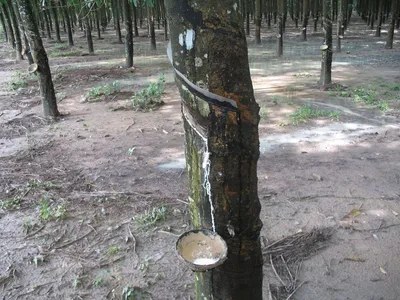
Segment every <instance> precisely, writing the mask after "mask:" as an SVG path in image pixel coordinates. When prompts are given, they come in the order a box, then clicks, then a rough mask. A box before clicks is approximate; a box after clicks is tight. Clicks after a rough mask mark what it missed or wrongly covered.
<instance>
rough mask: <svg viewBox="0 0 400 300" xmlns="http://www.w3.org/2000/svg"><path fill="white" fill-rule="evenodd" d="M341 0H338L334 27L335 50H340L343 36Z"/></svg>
mask: <svg viewBox="0 0 400 300" xmlns="http://www.w3.org/2000/svg"><path fill="white" fill-rule="evenodd" d="M342 29H343V2H342V0H338V17H337V27H336V52H341V51H342V38H343V30H342Z"/></svg>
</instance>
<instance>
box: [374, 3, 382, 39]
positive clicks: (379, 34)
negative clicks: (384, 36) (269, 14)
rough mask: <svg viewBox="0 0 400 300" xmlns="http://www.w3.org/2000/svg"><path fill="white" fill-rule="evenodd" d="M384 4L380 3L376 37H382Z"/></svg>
mask: <svg viewBox="0 0 400 300" xmlns="http://www.w3.org/2000/svg"><path fill="white" fill-rule="evenodd" d="M383 4H384V1H379V11H378V23H377V24H376V31H375V36H376V37H380V36H381V29H382V17H383Z"/></svg>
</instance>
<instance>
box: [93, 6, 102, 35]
mask: <svg viewBox="0 0 400 300" xmlns="http://www.w3.org/2000/svg"><path fill="white" fill-rule="evenodd" d="M94 17H95V19H96V29H97V39H98V40H101V28H100V10H99V7H98V6H97V3H96V4H95V6H94Z"/></svg>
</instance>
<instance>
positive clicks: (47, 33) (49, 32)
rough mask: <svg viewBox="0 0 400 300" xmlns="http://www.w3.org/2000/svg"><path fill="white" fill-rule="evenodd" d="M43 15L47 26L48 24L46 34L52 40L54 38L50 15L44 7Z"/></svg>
mask: <svg viewBox="0 0 400 300" xmlns="http://www.w3.org/2000/svg"><path fill="white" fill-rule="evenodd" d="M41 15H42V18H43V20H44V24H45V26H46V36H47V38H48V39H49V40H52V39H53V38H52V37H51V28H50V21H49V16H48V15H47V13H46V10H45V9H43V10H42V11H41Z"/></svg>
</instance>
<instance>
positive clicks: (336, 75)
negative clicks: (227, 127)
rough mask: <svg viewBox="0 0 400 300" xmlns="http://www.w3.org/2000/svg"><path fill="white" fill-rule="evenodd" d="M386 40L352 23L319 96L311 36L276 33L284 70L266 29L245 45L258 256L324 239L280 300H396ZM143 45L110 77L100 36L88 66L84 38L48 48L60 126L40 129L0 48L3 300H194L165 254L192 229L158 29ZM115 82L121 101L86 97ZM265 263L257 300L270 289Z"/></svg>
mask: <svg viewBox="0 0 400 300" xmlns="http://www.w3.org/2000/svg"><path fill="white" fill-rule="evenodd" d="M383 29H384V30H383V32H382V36H381V37H380V38H376V37H375V36H374V31H373V30H370V29H368V27H367V26H366V25H365V24H363V23H361V21H360V20H359V19H354V20H353V21H352V23H351V24H350V27H349V29H348V31H347V32H346V34H345V38H344V40H343V41H342V45H343V51H342V52H341V53H336V52H335V53H334V63H333V70H332V74H333V81H334V82H335V83H338V85H334V86H333V87H332V89H331V90H329V91H328V90H320V89H319V88H318V84H317V82H318V79H319V70H320V50H319V47H320V45H321V44H322V40H323V38H322V33H321V29H320V28H318V30H319V32H317V33H311V28H310V33H309V34H308V40H307V42H301V41H300V29H296V28H294V26H293V25H292V23H289V24H288V26H287V33H286V35H285V42H284V43H285V44H284V47H285V48H284V56H283V58H277V57H276V55H275V45H276V43H275V38H276V34H275V32H274V31H273V29H265V28H264V29H263V38H262V44H261V45H255V43H254V36H252V35H251V36H250V37H248V41H249V59H250V68H251V73H252V78H253V84H254V89H255V94H256V99H257V101H258V103H259V104H260V106H261V112H260V114H261V122H260V127H259V128H260V139H261V156H260V160H259V163H258V170H259V171H258V177H259V197H260V201H261V203H262V212H261V218H262V221H263V223H264V227H263V230H262V236H263V241H264V244H265V245H264V246H266V245H268V244H270V243H272V242H273V241H277V240H280V239H282V238H283V237H288V236H292V235H294V234H296V233H297V234H298V233H301V232H304V233H306V232H309V231H310V230H312V229H314V228H325V227H327V228H330V229H331V233H332V236H331V237H330V239H329V241H327V243H325V248H324V249H321V250H320V251H318V252H316V253H313V255H311V256H310V257H308V259H306V260H304V261H303V263H302V265H301V268H300V269H299V272H298V274H297V276H298V282H297V287H299V288H298V290H296V291H295V293H294V295H293V297H292V298H291V299H303V300H310V299H352V300H353V299H354V300H356V299H368V300H372V299H385V300H390V299H393V300H394V299H398V298H399V296H398V295H400V286H399V282H400V272H399V270H400V256H399V250H398V249H399V248H400V240H399V232H400V216H399V214H400V131H399V127H400V118H399V117H400V50H399V49H400V42H399V39H398V35H399V32H398V30H397V31H396V33H395V37H396V38H397V39H396V40H395V43H394V49H393V50H386V49H384V42H385V39H386V34H387V31H386V29H387V28H386V27H384V28H383ZM140 34H141V37H136V38H135V67H136V69H135V70H133V69H124V68H122V66H123V64H124V45H121V44H118V43H116V38H115V34H114V32H113V31H112V30H111V29H108V30H107V31H106V33H104V34H103V38H104V39H103V40H96V39H95V40H94V42H95V45H94V47H95V55H91V56H88V55H83V56H82V54H84V53H86V51H87V50H86V47H85V39H84V38H82V37H81V35H82V33H81V32H76V34H75V42H76V46H75V47H74V48H73V49H67V47H66V44H65V42H64V43H63V44H56V43H53V42H51V41H45V42H46V49H47V50H48V53H49V60H50V63H51V68H52V72H53V79H54V83H55V88H56V92H57V97H58V102H59V109H60V111H61V112H62V113H63V115H64V116H63V117H62V118H61V120H59V121H58V122H48V121H47V120H46V119H44V118H43V117H42V110H41V105H40V97H39V92H38V90H37V84H36V79H35V78H34V77H32V76H29V75H27V72H26V69H27V65H26V61H22V62H19V63H15V61H14V53H13V51H12V50H11V49H10V48H9V47H8V46H6V45H5V44H2V45H1V46H0V228H1V230H0V295H1V297H0V299H7V300H8V299H121V297H122V296H124V295H125V296H127V295H135V296H131V298H129V299H147V298H148V299H193V275H192V272H191V271H190V270H189V269H188V268H187V267H186V266H185V265H183V264H182V263H181V262H180V261H179V260H178V259H177V257H176V254H175V242H176V238H177V236H178V235H179V234H181V233H182V232H184V231H186V230H188V229H189V223H188V219H189V217H188V213H187V207H186V204H185V201H186V198H187V193H186V171H185V169H184V133H183V126H182V120H181V113H180V98H179V94H178V91H177V89H176V87H175V85H174V83H173V73H172V70H171V68H170V66H169V63H168V61H167V57H166V54H165V53H166V42H165V41H163V35H162V30H158V31H157V38H158V41H157V46H158V49H157V50H156V51H151V50H150V45H149V39H148V38H147V36H145V35H146V34H145V30H144V29H143V30H141V31H140ZM63 40H64V41H65V40H66V36H63ZM64 55H65V56H64ZM161 73H164V74H165V79H166V85H165V93H164V95H163V96H162V99H163V101H164V102H165V105H163V106H161V107H160V108H159V109H157V110H154V111H151V112H146V113H145V112H140V111H135V110H134V109H132V107H131V100H130V99H131V97H132V96H133V94H134V92H136V91H138V90H140V89H142V88H146V87H147V86H148V84H149V83H150V82H154V81H156V80H157V78H158V76H159V74H161ZM115 81H118V85H119V87H120V91H119V92H118V93H115V94H112V95H110V96H101V97H99V98H98V99H92V98H90V97H88V95H89V93H90V92H92V94H93V93H94V91H93V88H96V87H97V88H98V89H99V88H100V87H105V86H106V85H107V84H112V83H113V82H115ZM313 114H317V115H324V116H325V117H318V118H311V119H309V120H308V117H312V115H313ZM266 247H267V246H266ZM265 262H266V263H265V276H264V298H265V299H269V298H271V297H270V292H269V287H270V285H273V284H275V285H279V284H281V283H280V282H279V281H278V278H277V276H276V274H274V272H272V271H271V269H270V264H269V262H270V258H269V256H268V255H266V256H265ZM281 279H282V281H285V280H286V278H281ZM300 285H301V286H300ZM281 290H282V289H281ZM282 294H285V291H283V290H282ZM286 294H287V293H286ZM139 297H142V298H139ZM278 298H279V297H278ZM280 298H282V297H280ZM282 299H286V296H285V297H284V298H282Z"/></svg>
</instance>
